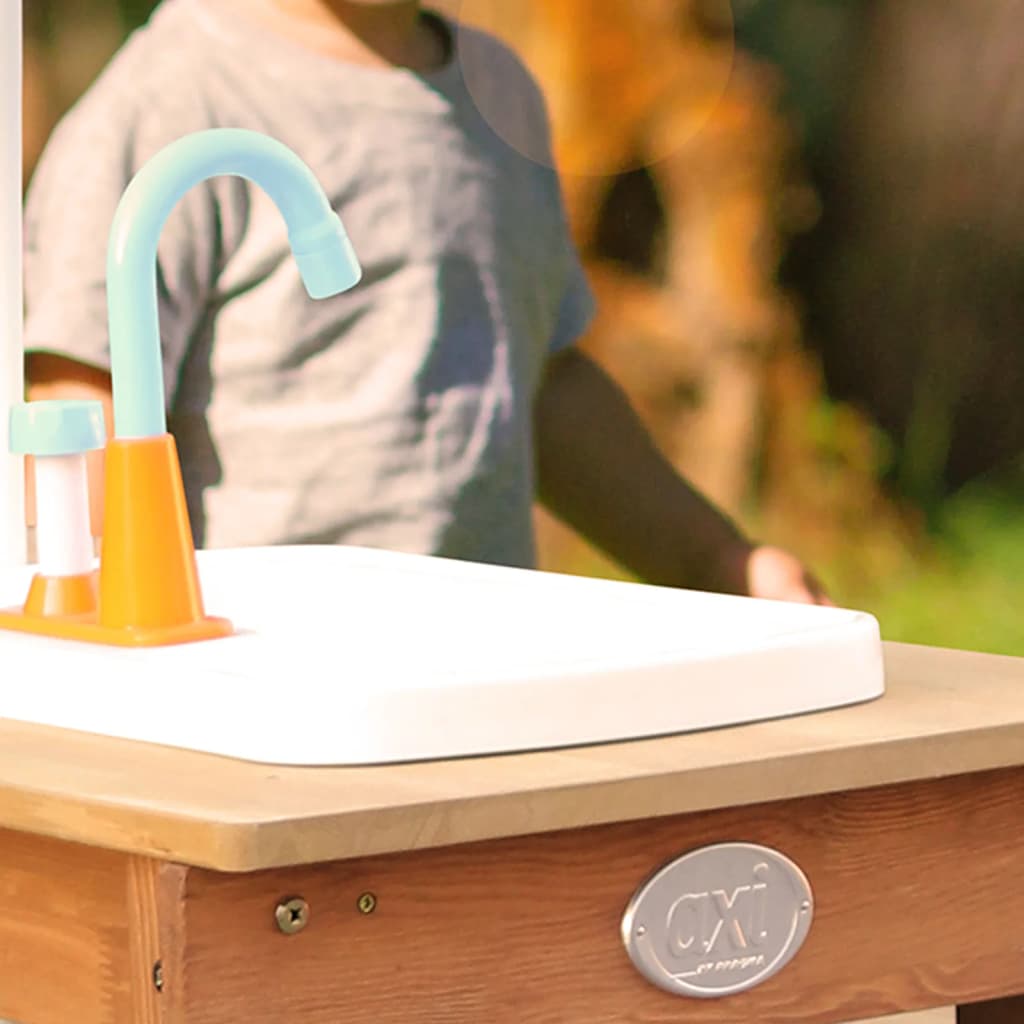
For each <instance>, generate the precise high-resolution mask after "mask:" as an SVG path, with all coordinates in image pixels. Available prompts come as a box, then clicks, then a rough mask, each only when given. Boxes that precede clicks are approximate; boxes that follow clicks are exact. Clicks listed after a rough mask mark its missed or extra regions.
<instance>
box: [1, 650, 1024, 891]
mask: <svg viewBox="0 0 1024 1024" xmlns="http://www.w3.org/2000/svg"><path fill="white" fill-rule="evenodd" d="M886 666H887V674H888V686H889V692H888V693H887V694H886V696H885V697H884V698H883V699H881V700H879V701H875V702H873V703H870V704H865V705H861V706H858V707H852V708H846V709H843V710H839V711H830V712H826V713H822V714H816V715H806V716H801V717H797V718H790V719H784V720H779V721H774V722H765V723H761V724H758V725H752V726H743V727H740V728H735V729H723V730H718V731H712V732H703V733H694V734H691V735H686V736H674V737H668V738H665V739H659V740H645V741H638V742H635V743H621V744H614V745H609V746H602V747H586V748H578V749H575V750H561V751H555V752H547V753H538V754H527V755H518V756H509V757H490V758H480V759H475V760H464V761H452V762H435V763H429V764H411V765H399V766H393V767H381V768H358V769H347V768H335V769H297V768H279V767H273V766H266V765H258V764H248V763H245V762H240V761H232V760H229V759H224V758H217V757H209V756H204V755H199V754H190V753H187V752H182V751H178V750H172V749H168V748H163V747H155V746H147V745H144V744H138V743H128V742H122V741H113V740H107V739H103V738H99V737H95V736H89V735H85V734H82V733H71V732H64V731H60V730H55V729H43V728H39V727H34V726H28V725H20V724H17V723H14V722H9V721H0V828H3V827H7V828H11V829H15V830H20V831H25V832H31V833H37V834H43V835H51V836H57V837H60V838H65V839H69V840H72V841H77V842H83V843H88V844H91V845H96V846H103V847H108V848H111V849H117V850H124V851H128V852H134V853H140V854H146V855H150V856H153V857H156V858H161V859H166V860H173V861H178V862H182V863H188V864H194V865H200V866H207V867H213V868H217V869H220V870H225V871H248V870H255V869H259V868H266V867H276V866H284V865H289V864H303V863H315V862H323V861H330V860H338V859H343V858H351V857H363V856H367V855H373V854H378V853H390V852H398V851H402V850H411V849H426V848H434V847H442V846H446V845H451V844H457V843H465V842H473V841H478V840H485V839H491V838H498V837H503V836H514V835H525V834H529V833H539V832H550V831H559V830H563V829H567V828H576V827H585V826H588V825H595V824H604V823H610V822H615V821H626V820H639V819H644V818H656V817H664V816H670V815H674V814H681V813H686V812H691V811H701V810H707V809H714V808H720V807H730V806H739V805H742V804H754V803H761V802H765V801H771V800H781V799H789V798H793V797H800V796H807V795H813V794H819V793H827V792H835V791H838V790H843V789H852V788H861V787H865V786H874V785H881V784H886V783H891V782H902V781H909V780H914V779H927V778H933V777H936V776H946V775H954V774H962V773H966V772H974V771H983V770H987V769H992V768H1000V767H1006V766H1011V765H1017V764H1022V763H1024V659H1016V658H998V657H992V656H986V655H980V654H968V653H963V652H948V651H937V650H931V649H926V648H917V647H903V646H890V647H888V648H887V651H886ZM154 699H155V700H159V699H163V698H162V696H161V695H159V694H155V695H154ZM681 699H685V688H681ZM197 713H200V712H199V709H197Z"/></svg>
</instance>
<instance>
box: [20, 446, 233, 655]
mask: <svg viewBox="0 0 1024 1024" xmlns="http://www.w3.org/2000/svg"><path fill="white" fill-rule="evenodd" d="M105 462H106V466H105V469H106V481H105V490H104V521H105V529H104V536H103V545H102V550H101V553H100V569H99V572H98V573H90V574H86V575H83V576H73V577H66V578H63V579H61V578H59V577H47V576H43V575H42V574H40V575H37V576H36V577H35V579H34V580H33V581H32V587H31V589H30V590H29V595H28V600H27V601H26V602H25V605H24V607H23V608H21V609H8V610H6V611H2V612H0V630H14V631H17V632H21V633H33V634H35V635H37V636H51V637H54V638H58V639H64V640H77V641H80V642H84V643H95V644H107V645H113V646H117V647H162V646H168V645H171V644H186V643H193V642H195V641H199V640H214V639H218V638H220V637H226V636H231V635H232V634H233V633H234V628H233V626H232V625H231V623H230V622H228V621H227V620H226V619H220V618H215V617H212V616H208V615H206V613H205V611H204V609H203V597H202V593H201V591H200V587H199V573H198V570H197V567H196V554H195V548H194V547H193V544H192V529H191V526H190V525H189V519H188V512H187V510H186V507H185V488H184V486H183V484H182V480H181V465H180V463H179V462H178V452H177V448H176V447H175V444H174V439H173V438H172V437H171V435H170V434H164V435H162V436H160V437H145V438H132V439H120V438H114V439H113V440H111V441H109V442H108V443H107V447H106V459H105Z"/></svg>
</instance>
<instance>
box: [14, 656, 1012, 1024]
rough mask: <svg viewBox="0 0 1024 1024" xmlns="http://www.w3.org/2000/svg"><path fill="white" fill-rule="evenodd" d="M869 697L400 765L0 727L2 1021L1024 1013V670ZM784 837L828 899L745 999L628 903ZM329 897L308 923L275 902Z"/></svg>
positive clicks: (936, 666) (894, 669)
mask: <svg viewBox="0 0 1024 1024" xmlns="http://www.w3.org/2000/svg"><path fill="white" fill-rule="evenodd" d="M887 671H888V676H889V693H888V694H887V696H886V697H885V698H884V699H883V700H881V701H877V702H874V703H872V704H868V705H862V706H860V707H856V708H850V709H846V710H843V711H837V712H829V713H826V714H822V715H812V716H805V717H801V718H795V719H789V720H786V721H779V722H771V723H762V724H759V725H755V726H746V727H742V728H739V729H730V730H721V731H719V732H714V733H702V734H695V735H692V736H686V737H671V738H666V739H662V740H657V741H644V742H638V743H631V744H620V745H615V746H609V747H601V748H588V749H580V750H575V751H561V752H552V753H545V754H537V755H528V756H519V757H505V758H488V759H483V760H479V761H465V762H453V763H447V764H433V765H408V766H399V767H394V768H378V769H333V770H321V769H315V770H299V769H284V768H268V767H267V766H260V765H246V764H241V763H237V762H231V761H227V760H224V759H218V758H212V757H205V756H202V755H196V754H190V753H185V752H181V751H173V750H168V749H164V748H151V747H147V746H144V745H140V744H131V743H122V742H115V741H108V740H103V739H101V738H97V737H91V736H84V735H81V734H72V733H63V732H59V731H57V730H49V729H42V728H37V727H32V726H26V725H18V724H15V723H9V722H0V893H2V895H3V904H2V905H0V1017H5V1016H6V1017H9V1018H11V1019H12V1020H17V1021H20V1022H21V1024H68V1022H74V1024H158V1022H159V1024H242V1022H244V1024H270V1022H275V1024H277V1022H279V1021H285V1020H289V1019H294V1020H296V1021H302V1022H303V1024H328V1022H330V1024H335V1022H337V1021H339V1020H344V1021H346V1024H364V1022H366V1024H368V1022H371V1021H372V1022H374V1024H399V1022H401V1024H439V1022H445V1024H484V1022H496V1024H504V1022H509V1024H512V1022H516V1024H548V1022H552V1024H553V1022H562V1021H565V1022H570V1024H571V1022H574V1021H587V1022H588V1024H619V1022H643V1024H668V1022H670V1021H672V1022H675V1021H681V1020H685V1021H687V1024H691V1022H692V1024H739V1022H748V1021H749V1022H757V1024H771V1022H779V1024H782V1022H786V1024H790V1022H791V1024H798V1022H799V1024H835V1022H840V1021H843V1022H845V1021H851V1020H858V1019H863V1018H868V1017H875V1016H879V1015H882V1014H887V1013H896V1012H900V1011H903V1010H914V1009H923V1008H927V1007H932V1006H945V1005H950V1004H959V1005H960V1009H959V1011H958V1020H959V1021H960V1024H1024V998H1021V994H1024V885H1022V884H1021V879H1022V875H1024V661H1022V660H1018V659H1008V658H992V657H986V656H982V655H972V654H956V653H952V652H940V651H933V650H926V649H923V648H910V647H895V646H894V647H889V648H888V649H887ZM726 840H744V841H749V842H756V843H762V844H764V845H767V846H770V847H773V848H776V849H778V850H780V851H782V852H784V853H785V854H786V855H787V856H789V857H791V858H792V859H793V860H794V861H796V863H797V864H799V865H800V867H801V868H802V869H803V870H804V872H805V873H806V874H807V876H808V877H809V879H810V881H811V884H812V886H813V888H814V892H815V901H816V912H815V919H814V923H813V926H812V929H811V932H810V935H809V937H808V939H807V942H806V944H805V945H804V947H803V948H802V949H801V950H800V952H799V954H798V955H797V957H796V959H795V960H794V961H793V963H792V964H790V965H789V966H788V967H787V968H785V969H784V970H783V971H782V972H781V973H780V974H778V975H777V976H776V977H774V978H772V979H770V980H769V981H767V982H766V983H764V984H763V985H761V986H759V987H758V988H756V989H754V990H752V991H750V992H747V993H744V994H741V995H738V996H733V997H730V998H726V999H719V1000H688V999H680V998H678V997H674V996H671V995H667V994H665V993H664V992H661V991H660V990H659V989H656V988H654V987H653V986H651V985H650V984H649V983H647V982H646V981H645V980H644V979H643V978H642V977H641V976H640V975H639V973H638V972H637V971H636V970H635V968H633V966H632V965H631V964H630V962H629V960H628V958H627V957H626V955H625V952H624V950H623V948H622V944H621V940H620V938H619V921H620V919H621V916H622V912H623V910H624V908H625V905H626V902H627V901H628V899H629V898H630V896H631V895H632V893H633V891H634V890H635V889H636V888H637V886H638V885H639V884H640V883H641V882H642V881H643V880H644V879H645V878H646V877H647V876H648V875H649V874H650V873H651V872H652V871H653V870H654V869H656V868H658V867H660V866H661V865H662V864H664V863H665V862H667V861H669V860H672V859H673V858H674V857H676V856H678V855H679V854H681V853H683V852H686V851H687V850H690V849H693V848H696V847H700V846H704V845H707V844H710V843H715V842H721V841H726ZM292 897H295V898H301V899H302V900H304V901H305V903H306V904H307V905H308V908H309V919H308V924H307V925H306V926H305V927H304V928H303V929H302V930H300V931H298V932H297V933H296V934H284V933H283V932H282V931H281V929H280V928H279V926H278V924H277V921H276V917H275V910H276V908H277V907H278V905H279V904H281V903H282V901H285V900H287V899H289V898H292Z"/></svg>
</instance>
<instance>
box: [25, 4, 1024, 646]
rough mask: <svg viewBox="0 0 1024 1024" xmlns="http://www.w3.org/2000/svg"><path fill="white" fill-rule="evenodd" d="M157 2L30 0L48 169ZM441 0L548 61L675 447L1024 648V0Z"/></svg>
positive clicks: (640, 372) (544, 75)
mask: <svg viewBox="0 0 1024 1024" xmlns="http://www.w3.org/2000/svg"><path fill="white" fill-rule="evenodd" d="M153 6H154V4H153V3H152V2H150V0H119V2H115V0H30V2H28V3H26V4H25V13H26V19H27V30H28V35H29V39H28V44H27V53H26V96H25V103H26V126H25V130H26V161H27V167H26V171H27V173H31V169H32V167H33V165H34V161H35V159H36V158H37V156H38V153H39V151H40V149H41V147H42V146H43V145H44V144H45V140H46V138H47V135H48V133H49V132H50V130H51V129H52V127H53V125H54V123H55V122H56V120H57V119H58V118H59V116H60V115H61V113H62V112H63V111H64V110H66V109H67V108H68V107H69V106H70V105H71V104H73V103H74V102H75V100H76V98H77V97H78V96H79V95H80V94H81V92H82V90H83V89H85V88H86V87H87V86H88V84H89V82H90V81H91V80H92V78H93V77H94V76H95V75H96V73H97V72H98V71H99V69H100V68H101V67H102V66H103V64H104V62H105V61H106V60H107V59H108V58H109V56H110V55H111V54H112V52H113V51H114V49H115V48H116V47H117V46H118V45H119V43H120V42H121V41H122V39H123V38H124V36H125V35H126V33H128V32H129V31H131V30H132V28H133V27H134V26H136V25H138V24H139V23H141V22H142V21H143V20H144V19H145V18H146V16H147V15H148V14H149V12H150V10H151V9H152V7H153ZM440 6H441V7H443V8H444V9H445V10H447V11H448V12H449V13H455V14H459V15H461V16H462V17H463V18H465V19H466V20H467V21H470V22H473V23H476V24H481V25H484V26H485V27H487V28H490V29H491V30H493V31H495V32H496V33H498V34H499V35H501V36H503V37H505V38H506V39H508V40H509V41H511V42H512V43H513V44H514V45H515V46H516V47H517V49H518V50H519V51H520V53H521V54H522V55H523V57H524V59H525V60H526V61H527V63H528V64H529V65H530V66H531V68H532V69H533V70H534V72H535V73H536V74H537V76H538V77H539V79H540V80H541V82H542V85H543V86H544V89H545V92H546V94H547V97H548V101H549V105H550V109H551V113H552V118H553V121H554V131H555V139H556V152H557V159H558V162H559V165H560V168H561V169H562V171H563V173H564V182H565V191H566V197H567V202H568V208H569V210H570V215H571V218H572V222H573V228H574V231H575V234H576V238H577V241H578V243H579V245H580V248H581V250H582V251H583V253H584V255H585V258H586V261H587V264H588V267H589V270H590V273H591V276H592V279H593V282H594V285H595V288H596V290H597V292H598V296H599V300H600V304H601V313H600V317H599V320H598V323H597V325H596V327H595V329H594V331H593V334H592V336H591V337H589V338H588V339H587V341H586V344H587V345H588V346H589V348H590V350H591V351H592V352H593V353H594V355H595V356H596V357H597V358H599V359H600V360H601V361H602V362H603V363H604V364H605V365H606V366H607V367H608V368H609V369H610V371H611V372H612V373H613V374H614V375H615V376H616V378H617V379H618V380H619V381H620V382H621V383H622V384H623V386H624V387H625V388H626V389H627V391H628V393H629V394H630V396H631V397H632V399H633V401H634V403H635V404H636V406H637V408H638V409H639V410H640V412H641V413H642V415H643V416H644V417H645V419H646V420H647V422H648V423H649V425H650V426H651V428H652V430H653V432H654V434H655V436H656V438H657V439H658V441H659V442H660V443H661V445H662V446H663V448H664V450H665V452H666V453H667V455H668V456H669V457H670V458H671V459H672V460H673V462H674V463H675V464H676V465H677V466H679V467H680V468H681V469H682V470H684V471H685V472H686V473H687V474H688V475H689V476H690V477H691V478H692V479H693V480H695V481H696V482H697V483H698V484H699V485H700V486H701V487H702V488H703V489H704V490H705V491H706V492H707V493H708V494H710V495H711V496H712V497H713V498H714V499H715V500H716V501H717V502H719V503H720V504H721V505H722V506H723V507H724V508H726V509H727V510H728V511H730V512H731V513H732V514H734V515H735V516H736V517H737V518H738V519H740V521H742V522H743V524H744V525H745V526H746V527H747V528H748V529H749V530H751V531H753V532H755V533H756V534H757V535H758V536H760V537H762V538H764V539H766V540H770V541H772V542H776V543H782V544H784V545H787V546H789V547H790V548H792V549H793V550H795V551H796V552H797V553H798V554H800V555H801V556H803V557H804V558H805V559H806V560H808V561H809V562H810V563H811V564H812V565H814V566H815V567H816V568H817V569H818V571H819V572H820V574H821V575H822V576H823V577H824V578H825V580H826V581H827V583H828V585H829V587H830V588H831V590H832V592H833V594H834V595H835V597H836V598H837V600H838V601H840V602H841V603H844V604H848V605H853V606H857V607H861V608H865V609H868V610H870V611H872V612H874V613H875V614H877V615H878V616H879V618H880V619H881V622H882V627H883V632H884V634H885V636H886V637H887V638H888V639H894V640H906V641H911V642H917V643H928V644H937V645H941V646H950V647H969V648H974V649H977V650H984V651H993V652H999V653H1006V654H1018V655H1020V654H1024V629H1022V627H1021V625H1020V616H1021V609H1022V607H1024V601H1022V600H1021V598H1022V597H1024V582H1022V580H1024V516H1022V515H1021V508H1022V501H1021V498H1022V496H1024V462H1022V457H1021V453H1022V450H1024V401H1022V395H1024V62H1021V61H1020V60H1019V53H1018V51H1019V45H1020V44H1019V41H1020V39H1022V38H1024V0H734V2H733V3H732V4H731V5H730V4H729V3H728V2H726V0H631V2H630V3H628V4H627V3H624V2H623V0H448V2H444V3H442V4H440ZM538 525H539V529H540V532H541V538H542V552H543V559H544V566H545V567H546V568H555V569H561V570H568V571H572V572H586V573H597V574H607V575H618V574H619V570H617V568H616V567H615V566H613V565H611V564H609V563H607V562H606V561H604V560H602V559H601V558H600V557H599V556H598V555H597V554H596V553H595V552H593V551H591V550H589V549H588V548H587V547H586V546H585V545H583V544H582V543H581V542H580V541H578V540H577V539H576V538H574V537H573V536H572V535H571V534H569V533H568V532H567V531H566V530H564V529H563V528H562V527H560V526H559V525H558V524H557V523H553V522H551V521H550V520H549V519H548V518H547V517H545V516H544V515H542V514H541V513H538Z"/></svg>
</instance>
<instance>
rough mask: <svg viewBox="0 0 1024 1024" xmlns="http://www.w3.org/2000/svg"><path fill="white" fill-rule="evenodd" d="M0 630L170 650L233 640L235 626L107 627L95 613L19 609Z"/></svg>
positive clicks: (3, 616) (2, 616)
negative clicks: (31, 611)
mask: <svg viewBox="0 0 1024 1024" xmlns="http://www.w3.org/2000/svg"><path fill="white" fill-rule="evenodd" d="M0 630H5V631H10V632H14V633H31V634H33V635H34V636H48V637H52V638H53V639H55V640H74V641H76V642H78V643H87V644H103V645H106V646H108V647H171V646H174V645H176V644H190V643H195V642H196V641H199V640H217V639H220V638H222V637H227V636H232V635H233V634H234V632H235V629H234V626H232V624H231V623H230V622H229V621H228V620H227V619H218V618H213V617H207V618H203V619H199V620H198V621H196V622H186V623H183V624H182V625H179V626H162V627H160V626H157V627H152V626H151V627H148V628H146V627H133V626H104V625H101V624H100V623H99V622H98V621H97V617H96V614H95V612H94V613H92V614H84V615H32V614H29V613H28V612H27V611H25V610H22V609H17V608H12V609H8V610H7V611H2V612H0Z"/></svg>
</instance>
